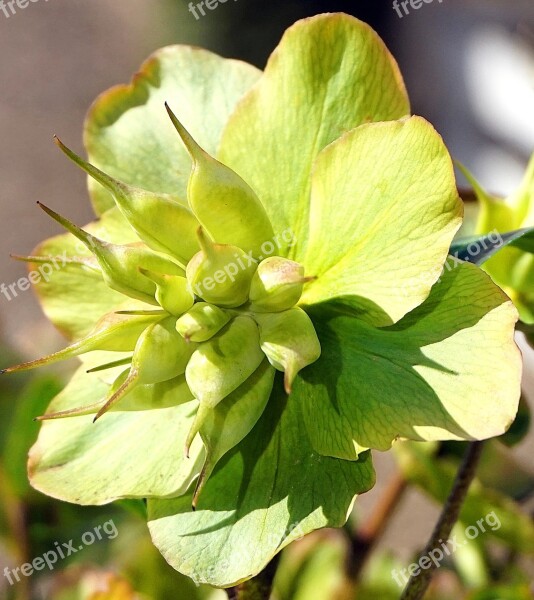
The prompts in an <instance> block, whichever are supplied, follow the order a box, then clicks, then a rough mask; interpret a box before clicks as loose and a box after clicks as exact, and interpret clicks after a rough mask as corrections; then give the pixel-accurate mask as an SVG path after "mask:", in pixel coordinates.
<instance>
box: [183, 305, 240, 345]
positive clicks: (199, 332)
mask: <svg viewBox="0 0 534 600" xmlns="http://www.w3.org/2000/svg"><path fill="white" fill-rule="evenodd" d="M229 320H230V315H229V314H228V313H227V312H225V311H224V310H222V309H220V308H219V307H218V306H215V305H214V304H208V303H207V302H197V303H196V304H195V305H194V306H193V307H192V308H191V309H190V310H188V311H187V312H186V313H185V314H184V315H182V316H181V317H180V318H179V319H178V321H176V331H178V333H179V334H180V335H181V336H183V338H184V339H185V340H186V341H191V342H206V341H207V340H209V339H210V338H212V337H213V336H214V335H215V334H216V333H219V331H220V330H221V329H222V328H223V327H224V326H225V325H226V324H227V323H228V321H229Z"/></svg>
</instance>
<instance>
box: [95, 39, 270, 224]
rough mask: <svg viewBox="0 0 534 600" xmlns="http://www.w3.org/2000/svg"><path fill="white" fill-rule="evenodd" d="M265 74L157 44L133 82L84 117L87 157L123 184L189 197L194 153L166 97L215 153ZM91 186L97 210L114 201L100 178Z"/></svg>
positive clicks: (194, 51)
mask: <svg viewBox="0 0 534 600" xmlns="http://www.w3.org/2000/svg"><path fill="white" fill-rule="evenodd" d="M260 74H261V72H260V71H258V70H257V69H256V68H254V67H252V66H251V65H248V64H246V63H243V62H240V61H236V60H226V59H223V58H221V57H219V56H217V55H215V54H212V53H211V52H208V51H206V50H201V49H199V48H192V47H190V46H169V47H167V48H162V49H160V50H158V51H157V52H155V53H154V54H153V55H152V56H151V57H150V58H149V59H148V60H147V61H146V62H145V63H144V64H143V65H142V66H141V68H140V70H139V72H138V73H137V74H136V75H135V76H134V78H133V81H132V83H131V84H129V85H122V86H117V87H114V88H112V89H110V90H109V91H107V92H105V93H104V94H102V95H101V96H100V97H99V98H98V99H97V100H96V102H95V103H94V104H93V106H92V108H91V110H90V111H89V114H88V115H87V120H86V123H85V145H86V148H87V151H88V154H89V159H90V162H92V163H94V164H95V166H97V167H99V168H100V169H102V170H103V171H105V172H106V173H108V174H109V175H112V176H113V177H116V178H117V179H120V180H122V181H125V182H126V183H129V184H133V185H137V186H139V187H142V188H145V189H147V190H150V191H153V192H167V193H172V194H178V195H181V196H182V197H183V198H184V200H185V198H186V187H187V180H188V178H189V171H190V169H191V160H190V159H189V156H188V155H187V153H186V151H185V149H184V148H183V146H182V144H181V142H180V140H179V138H178V136H177V135H176V132H175V131H174V129H173V127H172V124H171V122H170V121H169V118H168V116H167V113H166V111H165V107H164V103H165V102H171V103H172V106H174V107H176V108H177V110H179V113H178V114H179V117H180V120H181V121H182V123H183V124H184V126H185V127H186V128H187V129H188V130H189V131H190V133H191V134H192V135H193V137H194V138H195V139H196V140H197V141H198V143H199V144H200V145H201V146H202V147H203V148H204V150H206V151H207V152H209V153H210V154H212V155H213V154H215V153H216V151H217V147H218V145H219V139H220V136H221V132H222V129H223V127H224V125H225V123H226V122H227V120H228V117H229V115H230V114H231V112H232V111H233V110H234V107H235V105H236V103H237V101H238V100H239V98H240V97H241V96H242V95H243V94H244V93H245V92H246V91H247V90H248V89H249V88H250V86H251V85H253V84H254V83H255V82H256V80H257V79H258V77H259V76H260ZM89 188H90V191H91V196H92V199H93V204H94V207H95V210H96V211H97V213H98V214H101V213H102V212H104V211H105V210H107V209H108V208H110V207H112V206H113V205H114V202H113V200H112V198H111V196H110V195H109V193H108V192H106V191H105V190H104V188H102V186H100V184H97V183H96V182H93V181H90V182H89Z"/></svg>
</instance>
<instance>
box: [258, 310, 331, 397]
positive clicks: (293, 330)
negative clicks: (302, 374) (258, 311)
mask: <svg viewBox="0 0 534 600" xmlns="http://www.w3.org/2000/svg"><path fill="white" fill-rule="evenodd" d="M258 320H259V324H260V344H261V349H262V350H263V352H265V355H266V356H267V358H268V359H269V362H270V363H271V364H272V365H273V367H275V369H278V370H279V371H284V387H285V390H286V392H287V393H288V394H289V393H291V386H292V384H293V380H294V379H295V377H296V376H297V373H298V372H299V371H300V370H301V369H303V368H304V367H307V366H308V365H311V364H312V363H314V362H315V361H316V360H317V359H318V358H319V356H321V345H320V343H319V339H318V338H317V334H316V333H315V328H314V327H313V323H312V322H311V319H310V317H308V315H307V314H306V313H305V312H304V311H303V310H302V309H301V308H292V309H291V310H286V311H285V312H280V313H272V314H267V315H261V316H260V315H258Z"/></svg>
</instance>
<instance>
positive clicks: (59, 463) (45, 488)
mask: <svg viewBox="0 0 534 600" xmlns="http://www.w3.org/2000/svg"><path fill="white" fill-rule="evenodd" d="M166 383H167V382H166ZM186 387H187V386H185V384H184V386H172V387H171V386H170V384H168V383H167V384H158V385H157V386H149V385H147V386H139V387H138V388H137V389H136V390H134V391H133V392H132V393H131V394H129V395H128V397H127V398H125V399H124V401H123V403H118V404H117V405H116V406H115V407H114V410H113V411H110V412H109V413H108V414H106V415H104V417H102V419H100V420H99V421H97V422H96V423H93V415H88V416H78V417H69V418H66V419H58V420H53V421H46V422H45V423H44V424H43V426H42V429H41V432H40V434H39V438H38V440H37V442H36V444H35V445H34V446H33V448H32V449H31V451H30V457H29V465H28V472H29V474H30V480H31V484H32V485H33V487H35V488H36V489H38V490H39V491H41V492H43V493H45V494H48V495H49V496H52V497H53V498H59V499H60V500H66V501H68V502H74V503H77V504H106V503H107V502H111V501H112V500H115V499H118V498H126V497H133V498H143V497H149V496H167V495H173V494H180V493H184V492H185V491H186V489H187V488H188V486H189V484H190V483H191V481H192V480H193V478H194V477H195V476H196V474H197V473H198V472H199V470H200V467H201V464H202V459H203V449H202V444H201V442H200V440H198V441H197V442H196V443H194V444H193V446H192V448H191V452H190V458H189V459H186V458H185V457H184V450H183V449H184V445H185V438H186V435H187V432H188V430H189V428H190V427H191V423H192V420H193V416H194V412H195V403H194V402H192V401H190V400H191V395H188V396H185V397H184V395H183V394H184V390H186ZM108 389H109V386H108V384H106V383H104V382H102V381H100V380H99V379H98V377H96V376H95V375H94V374H92V375H90V374H87V373H86V372H85V368H84V367H82V368H80V369H79V370H78V371H77V373H76V374H75V375H74V377H73V378H72V380H71V381H70V383H69V384H68V385H67V387H66V388H65V389H64V390H63V392H61V393H60V394H59V395H58V396H57V397H56V398H55V399H54V401H53V402H52V404H51V405H50V406H49V408H48V412H56V411H63V410H68V409H71V408H76V407H80V406H88V405H91V404H93V403H96V402H99V401H101V400H104V399H105V397H106V394H107V392H108ZM184 401H185V402H184ZM128 403H130V404H129V405H128ZM148 407H152V408H151V409H149V408H148ZM136 409H137V410H136ZM31 416H37V415H31Z"/></svg>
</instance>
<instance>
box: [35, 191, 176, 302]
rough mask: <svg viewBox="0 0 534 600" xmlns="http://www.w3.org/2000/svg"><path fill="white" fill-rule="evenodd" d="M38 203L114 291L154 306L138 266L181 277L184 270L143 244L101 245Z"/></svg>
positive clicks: (149, 285) (148, 283) (150, 288)
mask: <svg viewBox="0 0 534 600" xmlns="http://www.w3.org/2000/svg"><path fill="white" fill-rule="evenodd" d="M38 204H39V206H40V207H41V208H42V209H43V210H44V211H45V212H46V213H47V214H48V215H49V216H50V217H52V219H54V221H57V222H58V223H59V224H60V225H62V226H63V227H64V228H65V229H66V230H67V231H69V232H70V233H71V234H72V235H74V236H75V237H76V238H78V239H79V240H80V241H81V242H82V243H83V244H84V245H85V246H86V247H87V248H88V249H89V250H90V251H91V252H92V253H93V254H94V255H95V257H96V259H97V261H98V264H99V265H100V268H101V269H102V275H103V277H104V280H105V282H106V283H107V285H108V286H109V287H110V288H111V289H113V290H115V291H117V292H121V293H122V294H125V295H126V296H130V297H131V298H135V299H137V300H142V301H143V302H148V303H149V304H157V301H156V300H155V298H154V295H155V293H156V285H155V284H154V282H152V281H150V280H149V279H147V278H146V277H144V276H143V275H142V274H141V273H140V272H139V267H143V268H145V269H149V270H153V271H158V272H161V273H167V274H168V275H183V274H184V271H183V269H182V268H181V267H180V266H178V265H177V264H176V263H174V262H172V261H171V260H170V259H167V258H165V257H164V256H161V255H159V254H155V253H154V252H152V251H151V250H149V249H148V248H146V246H145V245H144V244H142V243H134V244H126V245H118V244H111V243H109V242H104V241H102V240H100V239H98V238H97V237H95V236H94V235H91V234H90V233H87V232H86V231H84V230H83V229H81V228H80V227H78V226H76V225H74V223H71V222H70V221H68V220H67V219H65V218H64V217H62V216H61V215H59V214H57V213H56V212H54V211H53V210H52V209H50V208H48V207H47V206H45V205H44V204H41V203H38Z"/></svg>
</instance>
